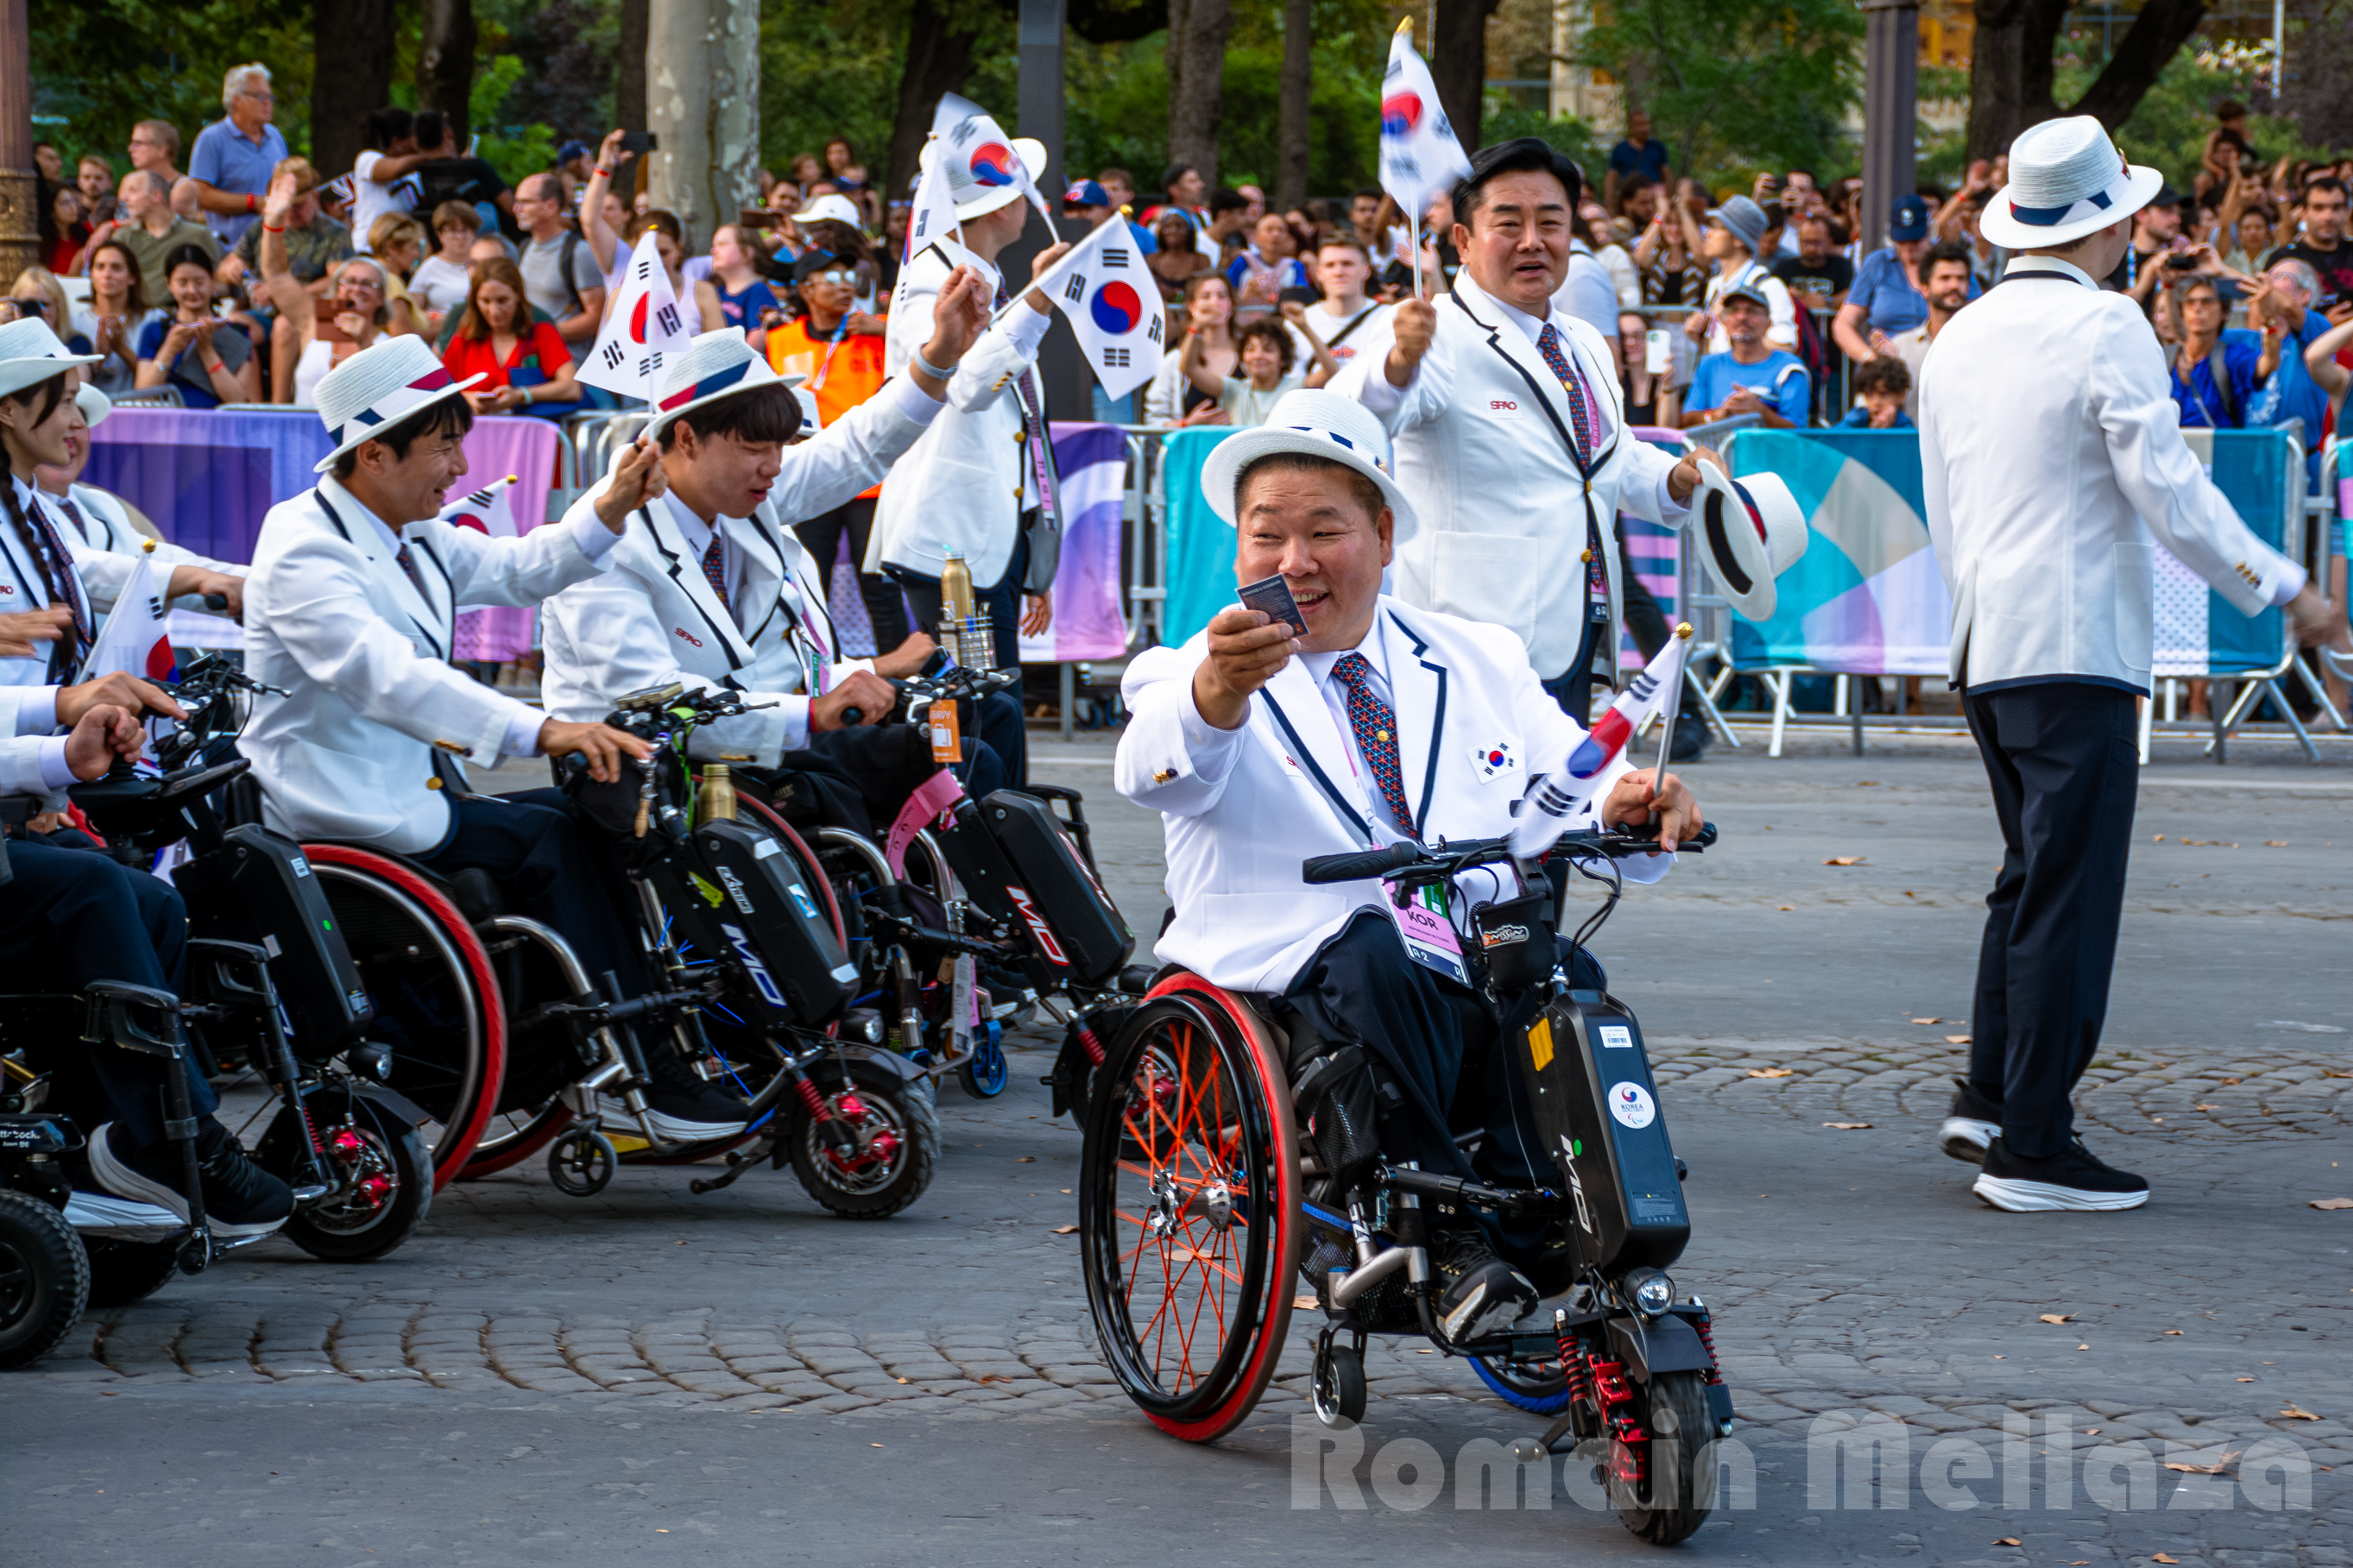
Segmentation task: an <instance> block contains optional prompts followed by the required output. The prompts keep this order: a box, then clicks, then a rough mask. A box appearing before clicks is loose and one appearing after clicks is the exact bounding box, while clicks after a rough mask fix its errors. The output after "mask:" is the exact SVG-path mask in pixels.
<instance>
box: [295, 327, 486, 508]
mask: <svg viewBox="0 0 2353 1568" xmlns="http://www.w3.org/2000/svg"><path fill="white" fill-rule="evenodd" d="M481 379H482V378H481V377H480V376H479V375H470V376H468V377H467V378H466V379H465V380H463V381H453V380H451V379H450V376H449V373H448V371H447V370H445V369H443V368H442V365H441V362H440V361H439V360H438V359H436V358H435V357H434V356H433V351H432V350H431V349H429V348H427V347H426V346H425V340H424V339H423V338H420V337H416V336H413V335H412V336H408V337H399V338H386V339H385V340H384V341H383V342H379V343H377V344H376V345H375V347H374V348H366V349H362V350H361V351H360V352H359V353H355V354H353V356H352V357H351V358H349V359H347V360H345V361H344V362H343V363H341V364H339V365H337V366H336V367H335V368H334V369H332V370H331V371H329V372H328V373H327V374H324V375H322V376H321V377H320V378H319V386H318V391H317V393H316V394H315V396H316V397H317V399H318V404H319V422H320V423H321V424H322V425H324V426H326V427H327V439H328V440H330V441H332V442H333V443H334V444H335V449H334V450H333V451H332V452H330V453H328V454H327V455H326V456H325V457H323V458H320V459H319V465H318V467H317V468H314V469H312V470H311V471H312V472H313V473H321V474H323V473H325V472H326V471H327V470H328V469H329V468H333V467H334V466H335V459H336V458H340V457H342V456H343V454H344V453H345V452H348V451H351V450H352V449H353V447H358V446H359V445H360V444H361V443H363V442H365V441H372V440H374V439H375V437H377V436H378V435H379V434H380V433H382V432H383V431H384V430H385V428H386V427H388V426H393V425H396V424H398V423H399V422H400V421H402V420H403V419H406V418H407V417H408V416H410V415H412V414H415V413H417V411H418V410H420V409H424V408H429V407H431V406H432V405H434V404H437V403H439V402H442V401H443V400H445V399H447V398H451V397H455V396H457V395H459V393H462V392H464V391H465V390H466V388H468V387H470V386H471V385H473V384H474V383H476V382H478V381H480V380H481Z"/></svg>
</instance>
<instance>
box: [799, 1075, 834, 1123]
mask: <svg viewBox="0 0 2353 1568" xmlns="http://www.w3.org/2000/svg"><path fill="white" fill-rule="evenodd" d="M793 1090H794V1092H795V1093H797V1094H798V1095H799V1096H800V1097H801V1103H802V1104H803V1105H804V1106H807V1108H808V1113H809V1115H810V1116H812V1117H813V1118H815V1119H816V1120H818V1121H825V1120H826V1119H827V1115H828V1112H827V1110H826V1109H825V1096H823V1095H821V1094H819V1093H818V1091H817V1085H816V1084H814V1083H811V1082H810V1081H809V1080H808V1079H806V1078H801V1079H795V1080H794V1081H793Z"/></svg>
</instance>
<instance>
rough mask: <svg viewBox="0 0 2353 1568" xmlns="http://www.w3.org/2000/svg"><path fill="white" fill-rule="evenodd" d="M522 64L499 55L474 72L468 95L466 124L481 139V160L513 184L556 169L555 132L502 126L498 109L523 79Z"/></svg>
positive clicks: (536, 126)
mask: <svg viewBox="0 0 2353 1568" xmlns="http://www.w3.org/2000/svg"><path fill="white" fill-rule="evenodd" d="M522 75H523V63H522V60H521V59H519V58H516V57H515V56H513V55H497V56H494V57H492V58H491V61H490V63H489V64H488V65H477V66H476V67H475V69H474V86H473V89H472V90H471V91H470V92H469V93H468V94H467V95H466V118H467V122H468V123H469V124H470V125H471V126H472V127H473V128H474V132H475V134H476V135H478V136H480V138H481V145H480V147H479V148H477V149H476V151H477V152H478V153H480V157H481V159H482V161H483V162H484V163H488V164H490V166H491V168H493V169H496V170H497V171H498V172H499V178H501V179H502V180H504V181H505V182H506V183H507V184H510V185H512V184H516V183H517V182H518V181H520V180H521V179H522V177H523V176H524V175H525V174H544V173H545V172H546V171H548V170H550V169H552V168H554V167H555V132H553V131H551V130H549V129H548V128H547V127H546V126H545V125H542V124H538V123H536V122H534V123H532V124H527V125H501V124H500V123H499V109H500V106H501V105H502V104H504V103H505V102H506V100H507V95H508V94H509V93H511V92H512V91H513V90H514V86H515V83H517V82H518V81H521V80H522Z"/></svg>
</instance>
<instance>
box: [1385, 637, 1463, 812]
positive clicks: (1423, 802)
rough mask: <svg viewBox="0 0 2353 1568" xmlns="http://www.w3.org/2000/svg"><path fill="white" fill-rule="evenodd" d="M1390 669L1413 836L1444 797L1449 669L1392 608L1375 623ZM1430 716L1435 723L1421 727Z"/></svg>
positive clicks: (1390, 681)
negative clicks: (1434, 800) (1434, 799)
mask: <svg viewBox="0 0 2353 1568" xmlns="http://www.w3.org/2000/svg"><path fill="white" fill-rule="evenodd" d="M1374 630H1375V631H1377V632H1378V633H1379V634H1380V637H1381V639H1382V643H1381V646H1382V650H1383V652H1384V653H1385V654H1386V655H1387V659H1388V667H1389V691H1390V693H1391V694H1392V695H1393V696H1394V697H1395V698H1396V699H1397V701H1396V703H1395V708H1396V710H1397V716H1398V724H1397V737H1398V773H1399V774H1400V775H1401V776H1402V778H1403V780H1404V783H1405V797H1406V804H1407V805H1410V806H1411V807H1413V825H1412V826H1413V834H1414V837H1416V838H1419V837H1421V835H1422V829H1423V826H1425V825H1426V824H1427V823H1428V822H1429V820H1430V797H1431V796H1432V795H1436V794H1437V793H1438V764H1439V760H1440V758H1441V757H1442V756H1444V755H1445V752H1446V699H1447V684H1448V678H1447V668H1446V666H1445V664H1444V663H1443V662H1442V661H1441V660H1440V658H1439V656H1438V655H1437V654H1436V653H1435V652H1433V651H1432V650H1431V648H1430V643H1429V641H1428V639H1426V638H1425V637H1422V636H1421V635H1420V634H1419V632H1417V631H1415V630H1414V629H1413V627H1412V626H1409V624H1407V621H1406V619H1405V617H1404V616H1400V615H1399V614H1398V612H1397V611H1396V610H1395V609H1393V608H1391V607H1389V606H1388V605H1382V606H1381V612H1380V618H1379V619H1378V620H1377V622H1375V623H1374ZM1425 713H1426V714H1428V715H1429V716H1430V717H1429V722H1428V723H1426V724H1425V723H1421V722H1419V719H1420V716H1421V715H1423V714H1425Z"/></svg>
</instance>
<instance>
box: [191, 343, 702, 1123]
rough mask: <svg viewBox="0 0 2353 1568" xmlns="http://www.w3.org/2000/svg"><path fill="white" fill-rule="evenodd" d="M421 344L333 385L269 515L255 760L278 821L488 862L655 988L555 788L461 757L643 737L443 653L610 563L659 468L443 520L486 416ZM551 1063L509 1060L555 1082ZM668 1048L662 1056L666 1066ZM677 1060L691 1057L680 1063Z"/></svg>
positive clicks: (387, 846)
mask: <svg viewBox="0 0 2353 1568" xmlns="http://www.w3.org/2000/svg"><path fill="white" fill-rule="evenodd" d="M477 379H479V378H478V377H470V378H469V379H468V380H466V381H463V382H459V381H453V380H451V379H450V376H449V373H448V371H446V370H444V369H443V368H442V367H441V362H440V361H438V359H436V358H434V357H433V352H432V350H430V349H429V348H427V346H426V345H425V342H424V340H423V339H421V338H416V337H401V338H388V339H386V340H385V341H384V342H380V343H378V344H376V345H375V347H373V348H370V349H367V350H365V351H364V352H362V353H356V354H353V356H352V357H351V358H350V359H348V360H345V361H344V362H343V363H342V364H339V365H337V366H336V367H335V368H334V369H333V370H332V371H330V372H328V373H327V374H326V375H325V376H324V377H323V378H322V379H321V381H320V383H319V386H318V403H319V417H320V419H321V420H322V422H323V423H324V424H325V425H326V426H327V433H328V435H329V437H331V438H332V439H333V441H334V443H335V447H334V450H333V451H332V452H331V453H329V454H328V456H327V457H326V458H325V459H323V460H322V462H321V463H320V465H319V471H320V474H321V476H322V477H321V479H320V480H319V484H318V486H317V488H316V489H310V490H305V491H304V492H303V493H302V494H301V495H299V496H296V497H294V498H293V499H292V500H284V501H280V502H279V503H278V504H277V505H276V506H274V507H271V508H270V509H269V515H268V516H267V517H265V518H264V519H263V520H262V523H261V536H260V539H259V541H258V542H257V543H256V544H255V547H254V554H253V572H252V575H250V576H249V577H248V578H247V579H246V596H245V657H246V669H247V671H248V673H249V674H250V675H252V676H253V677H254V679H257V680H260V681H264V682H267V683H268V684H269V685H271V686H276V687H282V688H284V689H286V690H287V692H288V695H286V696H283V697H279V696H274V695H269V694H267V693H264V694H259V695H257V696H256V697H255V699H254V703H253V717H252V721H251V722H249V723H248V725H247V726H246V730H245V733H244V734H243V735H242V736H241V737H240V738H239V740H238V742H237V745H238V748H239V750H241V751H242V752H244V753H245V755H246V756H248V757H249V758H251V759H252V761H253V776H254V777H255V779H256V780H258V781H259V784H260V785H261V789H262V795H263V801H264V813H265V816H266V819H267V820H268V822H269V826H271V827H272V828H274V829H276V830H277V831H279V832H281V833H284V834H286V835H288V836H289V837H294V838H298V839H305V840H308V839H332V840H340V841H342V842H345V843H350V844H355V845H358V846H360V847H364V848H368V849H375V850H378V851H381V852H384V853H387V854H394V855H405V856H407V857H409V858H412V859H414V860H416V861H417V863H418V864H420V865H422V866H424V867H426V868H428V869H430V870H432V871H435V872H438V873H441V874H444V875H448V874H451V873H455V872H459V871H465V870H480V871H485V872H488V873H489V874H490V875H491V878H492V879H494V880H495V881H496V882H497V884H498V886H499V889H500V890H501V894H502V895H503V896H504V897H505V899H506V901H507V904H508V906H509V907H510V908H511V909H512V910H513V911H514V912H516V913H518V914H522V915H527V916H530V917H531V918H532V919H534V920H538V921H543V922H544V923H546V924H548V925H550V926H553V927H554V929H555V930H556V931H560V932H561V933H563V936H564V938H565V941H566V942H569V943H570V944H571V945H572V948H573V950H574V952H576V953H577V954H578V955H579V958H580V962H581V963H582V965H583V966H584V967H585V968H586V970H587V972H588V974H589V976H590V977H591V979H592V980H594V979H600V978H602V977H603V976H605V975H607V974H608V973H609V974H611V975H612V976H613V977H614V979H615V980H616V981H617V984H619V986H620V990H621V994H623V995H624V996H634V995H638V994H643V992H644V991H645V990H646V989H647V988H648V986H649V974H648V973H647V970H646V964H645V955H644V949H643V944H642V943H641V942H639V941H638V939H637V937H636V935H635V932H634V927H633V922H632V921H631V918H630V911H631V910H632V908H633V902H632V899H631V895H630V893H629V891H628V888H627V887H626V885H625V884H624V882H623V880H622V879H621V877H620V875H619V872H618V870H617V868H615V867H614V866H613V864H612V862H611V858H610V857H608V856H605V855H601V854H597V853H595V852H594V851H593V850H592V848H591V846H590V845H589V843H588V841H587V840H586V838H585V837H583V836H582V833H581V830H580V829H579V828H578V827H577V826H575V823H574V821H573V818H572V816H571V814H570V812H569V810H568V809H567V805H566V803H565V797H564V796H563V795H561V794H560V793H559V792H557V791H555V790H552V789H551V790H541V791H533V792H528V793H524V794H519V795H504V796H491V795H475V794H473V793H472V792H471V791H470V790H469V789H467V788H466V787H465V784H466V780H465V774H464V770H463V769H461V768H459V767H458V766H456V765H455V764H456V762H457V760H458V759H459V758H462V759H464V760H465V761H467V762H470V763H473V764H474V765H475V766H477V767H491V766H494V765H495V764H496V763H498V761H499V759H500V758H501V757H511V756H521V757H535V756H549V757H560V756H567V755H571V754H573V753H575V752H576V753H578V754H580V755H581V756H583V757H585V758H586V759H587V762H588V764H589V768H590V771H591V772H592V773H594V774H595V775H596V777H597V778H599V779H603V780H609V779H614V778H617V777H619V776H620V767H621V760H622V759H623V758H624V757H630V758H636V757H642V756H645V755H647V754H649V752H650V749H651V748H649V746H648V745H647V744H646V743H645V742H642V741H639V740H638V739H637V738H636V737H635V736H632V735H629V734H627V733H625V732H623V731H618V730H614V729H610V728H608V727H607V726H605V725H603V724H598V723H578V722H574V721H567V720H562V719H554V718H550V717H548V716H547V715H546V714H544V713H542V712H541V711H540V710H537V709H535V708H531V707H527V706H525V705H524V704H523V703H522V702H519V701H517V700H515V699H513V698H512V697H509V696H507V695H506V694H504V693H503V692H501V691H499V690H497V689H494V688H491V687H488V686H484V685H481V684H480V683H479V682H477V681H475V680H473V679H470V678H468V677H467V676H465V675H463V674H461V673H460V672H459V670H458V669H456V668H454V667H452V666H451V665H450V664H449V662H448V653H449V637H450V630H451V627H452V626H453V625H454V623H455V621H456V617H457V613H458V611H459V610H460V609H462V608H465V607H467V606H470V605H536V604H538V603H539V602H540V601H541V600H542V599H544V598H546V597H548V596H549V595H553V594H555V593H558V592H560V591H561V590H563V589H564V588H565V587H567V586H569V585H570V584H574V583H576V582H579V581H580V580H581V579H582V578H584V577H589V576H593V575H594V574H596V573H597V572H600V571H602V570H603V569H604V563H605V561H606V559H607V557H608V556H609V555H610V554H611V553H612V550H613V547H614V545H615V544H616V543H617V542H618V540H619V537H620V534H621V531H622V529H623V528H624V526H625V525H626V523H627V521H628V505H627V503H629V502H633V501H634V500H636V499H637V498H638V496H639V495H640V493H641V491H642V490H643V489H644V486H645V483H646V476H647V474H648V472H649V470H650V469H651V468H653V466H654V454H653V452H652V450H651V449H650V448H649V447H635V448H631V449H630V450H629V451H628V452H627V453H626V454H624V456H623V457H622V459H621V462H620V464H619V465H618V468H617V472H616V474H615V477H614V479H613V482H612V485H611V488H610V489H609V490H608V491H607V497H606V500H605V502H604V504H603V506H602V508H601V509H598V510H591V511H590V512H588V513H587V514H586V515H585V516H583V517H580V518H577V519H575V520H573V521H569V522H567V523H564V524H559V525H557V526H555V527H553V528H536V529H533V530H532V531H530V532H529V533H525V534H522V535H520V536H516V537H511V538H501V539H494V538H492V537H491V536H490V535H488V534H486V533H481V532H479V531H475V530H472V529H466V528H459V527H457V526H455V525H453V524H451V523H448V522H444V521H441V519H440V511H441V507H442V501H443V498H444V496H445V495H446V494H447V493H448V489H449V487H450V486H451V485H452V484H454V483H455V482H456V481H457V480H458V479H459V478H461V477H462V476H463V475H464V474H465V472H466V456H465V451H464V447H463V445H462V443H463V441H464V438H465V435H466V432H467V431H468V430H469V429H470V428H471V427H472V425H473V414H472V411H471V410H470V408H469V407H468V405H467V403H466V400H465V398H464V397H462V396H461V395H460V394H461V393H462V392H463V391H464V389H465V388H466V387H468V386H470V385H471V384H473V381H474V380H477ZM566 1048H568V1047H561V1046H560V1045H559V1044H558V1043H557V1042H555V1041H553V1040H551V1041H550V1042H549V1043H548V1046H547V1047H546V1049H547V1051H548V1053H550V1054H549V1057H548V1058H546V1059H541V1060H536V1061H533V1062H522V1063H519V1062H514V1061H511V1062H510V1064H509V1068H508V1070H509V1075H510V1079H511V1081H514V1082H522V1081H525V1080H526V1079H529V1080H530V1081H533V1082H537V1081H539V1079H540V1076H541V1075H543V1073H544V1072H553V1071H554V1069H555V1066H556V1064H555V1063H554V1053H555V1052H557V1051H559V1050H562V1049H566ZM672 1055H673V1053H670V1052H664V1051H651V1052H649V1053H648V1056H649V1058H655V1059H657V1060H659V1061H662V1062H665V1063H667V1062H668V1060H669V1059H670V1057H671V1056H672ZM682 1066H683V1064H681V1068H682ZM672 1077H673V1078H674V1079H676V1081H672V1082H664V1081H661V1080H659V1079H658V1080H657V1081H656V1082H655V1084H654V1085H652V1086H651V1087H650V1088H649V1089H648V1091H647V1099H648V1100H649V1103H650V1104H651V1105H652V1106H653V1108H654V1111H655V1120H656V1125H657V1126H658V1127H659V1128H661V1129H662V1130H663V1131H668V1132H670V1133H671V1134H673V1135H675V1136H681V1137H688V1138H701V1137H712V1136H718V1135H720V1134H721V1133H723V1132H725V1131H729V1130H730V1129H731V1128H733V1127H740V1126H741V1125H742V1124H743V1118H742V1116H741V1115H740V1114H736V1112H737V1110H740V1106H736V1105H732V1104H730V1103H729V1102H727V1101H726V1100H723V1097H721V1096H720V1095H719V1094H718V1092H717V1091H716V1090H713V1089H709V1088H708V1087H707V1086H705V1085H703V1084H702V1082H701V1080H699V1079H695V1078H694V1077H693V1075H692V1073H691V1071H684V1070H681V1071H680V1072H678V1073H676V1074H674V1075H672Z"/></svg>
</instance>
